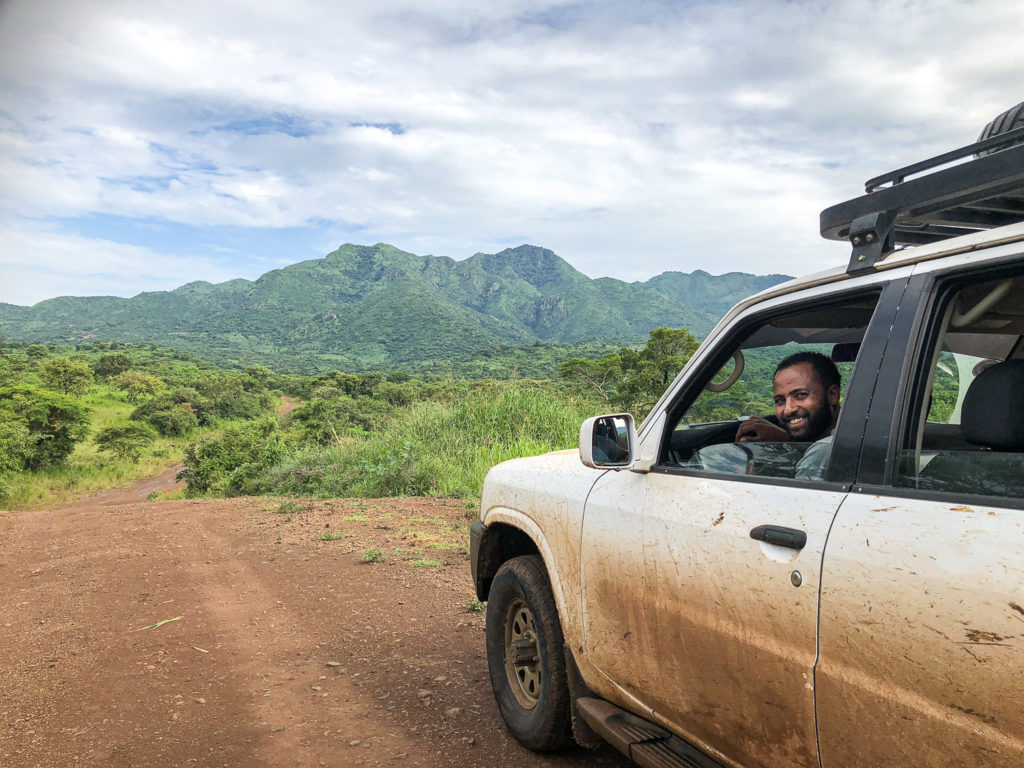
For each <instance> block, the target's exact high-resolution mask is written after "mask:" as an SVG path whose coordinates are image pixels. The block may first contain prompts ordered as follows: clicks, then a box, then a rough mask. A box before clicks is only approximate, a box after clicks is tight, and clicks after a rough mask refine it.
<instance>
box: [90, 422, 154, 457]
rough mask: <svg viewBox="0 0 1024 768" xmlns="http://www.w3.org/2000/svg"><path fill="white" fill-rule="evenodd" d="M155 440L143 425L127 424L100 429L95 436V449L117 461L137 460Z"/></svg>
mask: <svg viewBox="0 0 1024 768" xmlns="http://www.w3.org/2000/svg"><path fill="white" fill-rule="evenodd" d="M155 439H156V433H154V432H153V430H152V429H150V428H149V427H147V426H146V425H145V424H129V425H127V426H124V427H107V428H106V429H101V430H100V431H99V433H98V434H97V435H96V447H97V448H99V449H100V450H101V451H106V452H108V453H112V454H114V455H115V456H117V457H118V458H119V459H137V458H138V457H139V454H141V453H142V451H143V449H144V448H147V447H148V446H150V445H152V444H153V441H154V440H155Z"/></svg>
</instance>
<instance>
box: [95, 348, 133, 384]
mask: <svg viewBox="0 0 1024 768" xmlns="http://www.w3.org/2000/svg"><path fill="white" fill-rule="evenodd" d="M133 365H134V361H133V360H132V358H131V356H130V355H127V354H125V353H124V352H114V353H112V354H109V355H100V358H99V360H97V361H96V362H95V363H93V365H92V370H93V372H94V373H95V374H96V377H97V378H99V379H109V378H110V377H111V376H116V375H117V374H119V373H122V372H124V371H127V370H128V369H130V368H131V367H132V366H133Z"/></svg>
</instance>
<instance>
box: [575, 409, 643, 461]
mask: <svg viewBox="0 0 1024 768" xmlns="http://www.w3.org/2000/svg"><path fill="white" fill-rule="evenodd" d="M635 456H636V424H635V423H634V422H633V416H632V415H631V414H628V413H616V414H614V415H611V416H594V417H592V418H589V419H587V420H586V421H584V422H583V426H582V427H580V461H582V462H583V463H584V464H585V465H586V466H588V467H593V468H594V469H615V468H621V469H625V468H627V467H629V466H630V465H631V464H632V463H633V458H634V457H635Z"/></svg>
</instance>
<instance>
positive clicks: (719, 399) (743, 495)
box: [471, 105, 1024, 768]
mask: <svg viewBox="0 0 1024 768" xmlns="http://www.w3.org/2000/svg"><path fill="white" fill-rule="evenodd" d="M1015 110H1016V111H1014V110H1011V111H1010V112H1008V113H1007V115H1008V117H1006V116H1001V118H1000V119H1001V120H1002V121H1003V123H1004V124H1005V123H1009V124H1010V125H1009V127H1010V128H1012V127H1013V125H1014V121H1016V123H1024V119H1022V117H1024V105H1020V106H1018V107H1017V108H1015ZM1006 127H1007V126H1006V125H1003V127H1002V128H1000V129H999V130H1003V129H1004V128H1006ZM986 131H987V133H986V134H983V137H986V136H987V135H989V134H994V135H992V137H991V138H987V137H986V138H984V139H983V140H982V141H980V142H978V143H976V144H973V145H971V146H969V147H965V148H964V149H962V150H959V151H957V152H952V153H948V154H947V155H943V156H941V157H939V158H933V159H932V160H930V161H926V162H924V163H919V164H917V165H915V166H910V167H908V168H904V169H900V170H898V171H895V172H893V173H891V174H888V175H887V176H885V177H880V178H879V179H873V180H872V181H871V182H869V184H868V194H865V195H863V196H862V197H858V198H855V199H853V200H850V201H848V202H846V203H843V204H840V205H837V206H834V207H832V208H829V209H827V210H826V211H824V212H823V213H822V216H821V229H822V234H823V235H825V236H826V237H830V238H834V239H849V241H850V243H851V245H852V246H853V254H852V257H851V260H850V264H849V266H848V267H846V268H840V269H833V270H829V271H826V272H822V273H820V274H816V275H811V276H809V277H805V278H802V279H800V280H795V281H792V282H790V283H787V284H785V285H781V286H777V287H775V288H772V289H770V290H768V291H766V292H764V293H761V294H759V295H757V296H755V297H753V298H751V299H748V300H746V301H744V302H742V303H740V304H739V305H737V306H736V307H735V308H734V309H732V310H731V311H730V312H729V313H728V314H727V315H726V316H725V318H724V319H723V320H722V321H721V322H720V323H719V324H718V326H717V327H716V328H715V330H714V331H713V332H712V333H711V334H710V336H709V337H708V338H707V340H706V341H705V342H704V343H703V344H702V345H701V347H700V349H699V350H698V351H697V352H696V354H694V355H693V357H692V359H691V360H690V362H689V363H688V364H687V366H686V367H685V368H684V370H683V371H682V372H681V373H680V374H679V376H678V377H677V378H676V380H675V382H674V383H673V384H672V385H671V386H670V387H669V389H668V391H667V392H666V393H665V394H664V396H663V397H662V398H661V400H660V401H659V402H658V403H657V405H655V407H654V409H653V410H652V411H651V412H650V414H649V415H648V416H647V418H646V419H645V420H644V422H643V424H642V425H641V426H640V427H639V429H634V426H633V421H632V417H630V416H629V415H628V414H617V415H612V416H605V417H599V418H597V419H591V420H589V421H588V422H587V423H585V424H584V425H583V428H582V430H581V434H580V446H579V452H577V451H575V450H574V451H563V452H559V453H552V454H548V455H545V456H538V457H535V458H529V459H519V460H515V461H510V462H506V463H504V464H501V465H499V466H497V467H495V468H494V469H493V470H492V471H491V473H490V474H489V475H488V478H487V482H486V484H485V488H484V492H483V499H482V502H481V519H480V521H479V522H477V523H476V524H475V525H474V527H473V531H472V534H471V555H472V568H473V578H474V581H475V584H476V589H477V594H478V596H479V598H480V599H481V600H487V601H488V605H487V653H488V660H489V666H490V674H491V681H492V684H493V687H494V692H495V696H496V698H497V702H498V706H499V709H500V711H501V713H502V715H503V717H504V719H505V721H506V723H507V725H508V727H509V729H510V731H511V732H512V733H513V734H514V735H515V737H516V738H517V739H519V740H520V741H521V742H522V743H523V744H524V745H526V746H527V747H529V748H531V749H535V750H548V749H554V748H556V747H559V746H562V745H565V744H568V743H570V741H571V740H572V738H573V737H575V739H576V741H577V742H579V743H581V744H584V745H594V744H595V743H599V742H600V739H604V740H606V741H608V742H610V743H612V744H613V745H614V746H616V747H617V748H618V749H620V750H621V751H622V752H624V753H625V754H627V755H629V756H630V757H631V758H632V759H633V760H634V761H636V762H637V763H639V764H641V765H650V766H714V765H728V766H745V767H748V768H749V767H750V766H765V767H768V766H771V767H772V768H783V767H786V766H794V767H795V766H801V767H803V768H818V767H819V766H821V767H823V768H832V767H833V766H838V767H840V768H846V767H847V766H871V767H872V768H874V767H875V766H889V765H892V766H901V768H913V767H915V766H921V767H924V766H964V765H984V766H993V767H999V768H1020V766H1022V765H1024V223H1021V222H1024V144H1021V143H1020V142H1021V140H1022V139H1024V127H1021V128H1016V129H1012V130H1009V131H1008V132H1002V133H1000V132H999V131H998V130H990V129H986ZM964 158H966V159H967V160H966V162H961V163H960V164H954V165H949V163H950V162H951V161H956V160H961V159H964ZM1015 222H1016V223H1015ZM794 352H817V353H822V354H823V355H824V356H825V357H827V358H829V359H831V360H832V361H833V362H834V363H835V368H837V369H838V370H839V372H840V374H841V376H842V384H841V385H840V390H841V392H842V394H841V402H838V401H839V396H838V391H839V390H836V391H837V396H836V398H835V400H836V401H837V403H836V406H837V407H835V408H833V409H832V410H831V411H830V413H831V414H833V415H834V417H835V418H834V419H833V421H832V426H833V429H832V430H831V432H830V433H829V437H828V439H826V440H825V441H824V442H820V441H819V440H816V439H814V440H813V443H814V444H815V445H816V451H817V452H818V453H819V454H820V458H821V460H820V461H819V462H818V468H817V470H815V471H813V472H810V473H807V472H798V465H800V464H801V462H802V461H803V460H804V456H805V453H806V450H807V449H808V447H809V443H810V442H812V439H809V440H805V441H803V442H801V441H800V440H798V439H796V437H797V436H798V435H799V430H796V431H793V432H792V433H791V434H788V435H787V436H786V437H780V438H779V439H775V440H773V439H770V437H771V433H770V430H769V433H768V437H769V439H761V440H757V441H752V442H747V441H738V440H737V436H738V434H742V428H743V426H744V422H745V420H746V419H748V418H749V417H762V419H763V421H762V422H759V423H766V422H768V421H770V419H769V418H768V417H770V416H771V414H770V413H768V414H766V413H749V412H748V405H749V404H750V403H752V402H760V403H764V402H772V398H773V397H776V398H777V397H778V395H779V392H778V387H777V386H776V387H775V389H774V390H773V374H774V372H775V367H776V366H777V365H778V363H779V361H780V360H782V359H783V358H786V357H788V356H789V355H790V354H791V353H794ZM765 398H767V400H765ZM776 402H777V403H778V400H776ZM780 407H781V408H782V409H783V410H785V408H786V405H785V403H783V404H782V405H781V406H780ZM777 411H778V412H780V413H781V412H782V411H779V408H778V407H777ZM785 418H786V417H784V420H785ZM782 426H783V427H786V426H787V425H786V424H783V425H782ZM788 426H789V427H792V426H793V425H792V424H789V425H788ZM783 431H784V430H782V429H779V430H778V432H779V433H780V434H781V433H782V432H783ZM817 437H818V436H817V435H814V436H812V438H817Z"/></svg>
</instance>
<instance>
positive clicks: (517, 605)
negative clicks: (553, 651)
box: [505, 600, 541, 709]
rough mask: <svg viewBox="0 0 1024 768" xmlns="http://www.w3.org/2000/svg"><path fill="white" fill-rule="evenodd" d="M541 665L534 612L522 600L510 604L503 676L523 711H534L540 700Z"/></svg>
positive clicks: (507, 611)
mask: <svg viewBox="0 0 1024 768" xmlns="http://www.w3.org/2000/svg"><path fill="white" fill-rule="evenodd" d="M540 664H541V657H540V645H539V644H538V642H537V630H536V627H535V625H534V621H533V612H532V611H531V610H530V608H529V607H528V606H527V605H526V603H525V602H523V601H522V600H513V601H512V602H511V603H510V604H509V606H508V610H506V611H505V675H506V676H507V677H508V684H509V688H511V689H512V694H513V695H514V696H515V697H516V701H518V702H519V705H520V706H521V707H522V708H523V709H533V708H534V707H535V706H537V702H538V701H539V700H540V684H541V672H540Z"/></svg>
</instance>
